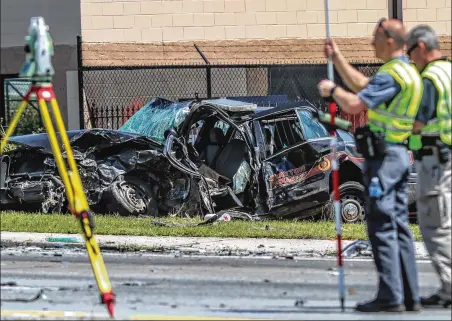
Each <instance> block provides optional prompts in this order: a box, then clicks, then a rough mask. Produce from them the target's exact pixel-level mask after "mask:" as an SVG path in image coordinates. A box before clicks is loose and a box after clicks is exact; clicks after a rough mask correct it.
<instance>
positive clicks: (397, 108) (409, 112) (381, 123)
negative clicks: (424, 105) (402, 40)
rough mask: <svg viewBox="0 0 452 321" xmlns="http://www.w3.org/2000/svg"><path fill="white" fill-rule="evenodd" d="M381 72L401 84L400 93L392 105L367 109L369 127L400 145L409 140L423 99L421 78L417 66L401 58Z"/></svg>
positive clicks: (392, 61)
mask: <svg viewBox="0 0 452 321" xmlns="http://www.w3.org/2000/svg"><path fill="white" fill-rule="evenodd" d="M378 72H379V73H386V74H389V75H390V76H392V77H393V78H394V79H395V81H397V83H398V84H399V85H400V92H399V93H398V94H397V95H396V96H395V97H394V99H393V100H392V102H391V104H390V105H389V106H386V104H385V103H382V104H380V105H379V106H377V108H374V109H369V110H368V118H369V127H370V129H371V130H372V131H374V132H379V133H385V140H386V141H388V142H392V143H401V142H403V141H405V140H406V139H408V137H409V136H410V135H411V131H412V128H413V124H414V119H415V116H416V114H417V111H418V109H419V105H420V102H421V99H422V91H423V85H422V79H421V77H420V75H419V73H418V71H417V70H416V68H415V67H414V65H412V64H410V63H407V62H404V61H402V60H400V59H393V60H391V61H390V62H387V63H386V64H384V65H383V66H382V67H381V68H380V70H379V71H378Z"/></svg>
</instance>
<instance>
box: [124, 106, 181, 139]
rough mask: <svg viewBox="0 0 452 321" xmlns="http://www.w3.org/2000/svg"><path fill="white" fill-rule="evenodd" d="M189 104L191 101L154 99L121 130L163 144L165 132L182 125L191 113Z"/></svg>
mask: <svg viewBox="0 0 452 321" xmlns="http://www.w3.org/2000/svg"><path fill="white" fill-rule="evenodd" d="M189 104H190V102H189V101H184V102H172V101H169V100H165V99H161V98H156V99H153V100H151V101H150V102H148V103H147V104H146V105H144V106H143V107H142V108H140V110H139V111H137V112H136V113H135V114H134V115H133V116H132V117H131V118H130V119H129V120H128V121H127V122H126V123H124V125H122V126H121V128H119V130H120V131H123V132H128V133H133V134H139V135H143V136H147V137H149V138H152V139H154V140H156V141H158V142H160V143H163V142H164V141H165V137H164V133H165V131H166V130H167V129H169V128H172V127H177V126H178V125H179V124H180V123H182V121H183V120H184V119H185V117H186V116H187V114H188V112H189V108H188V106H189Z"/></svg>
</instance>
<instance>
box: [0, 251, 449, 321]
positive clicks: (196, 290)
mask: <svg viewBox="0 0 452 321" xmlns="http://www.w3.org/2000/svg"><path fill="white" fill-rule="evenodd" d="M104 259H105V262H106V265H107V269H108V272H109V275H110V278H111V280H112V284H113V289H114V291H115V292H116V295H117V304H116V316H117V319H127V318H129V319H130V318H131V317H133V318H135V319H140V317H139V316H154V318H156V319H164V318H163V316H165V317H166V318H167V319H168V318H170V317H171V316H177V317H178V318H181V319H182V318H185V319H187V318H188V317H196V318H198V319H200V318H202V317H204V318H223V319H224V318H241V319H258V318H259V319H292V320H300V319H301V320H303V319H304V320H314V319H317V320H321V319H335V320H339V319H343V320H345V319H347V320H353V319H355V320H358V319H360V320H365V319H369V320H390V319H394V318H396V319H398V320H416V319H418V320H435V319H436V320H440V319H441V320H450V319H451V316H450V309H428V310H424V311H423V312H421V313H409V312H406V313H403V314H397V315H394V314H387V313H385V314H373V315H368V314H360V313H357V312H354V311H353V307H354V306H355V304H356V302H358V301H362V300H368V299H372V298H373V295H374V291H375V289H376V274H375V271H374V268H373V265H372V262H370V261H369V260H363V259H356V260H348V261H346V265H345V271H346V279H345V280H346V291H347V297H346V307H347V308H346V311H345V312H341V311H340V308H339V301H338V291H337V279H338V277H337V273H336V271H335V264H336V262H335V261H334V260H326V259H320V260H319V259H303V260H292V259H281V260H277V259H261V258H249V257H247V258H230V257H216V258H214V257H210V258H209V257H193V256H182V257H175V256H163V255H161V256H159V255H147V254H113V253H110V254H107V253H105V254H104ZM419 268H420V285H421V289H422V293H429V292H430V291H433V290H434V289H435V287H436V285H437V281H436V278H435V275H434V273H433V270H432V268H431V266H430V264H429V263H428V262H423V263H419ZM1 283H2V287H1V301H2V302H1V309H2V320H6V319H14V318H18V313H19V312H18V311H21V312H20V313H22V316H23V317H30V315H27V314H25V312H24V311H47V312H46V313H47V314H48V315H59V314H56V313H55V312H50V311H76V312H79V315H82V313H85V314H90V315H91V317H92V318H93V319H94V318H95V317H96V316H99V318H105V316H106V315H107V314H106V310H105V308H104V306H102V305H100V303H99V296H98V291H97V287H96V285H95V281H94V278H93V275H92V272H91V268H90V265H89V262H88V259H87V257H86V256H85V254H84V253H83V252H80V253H77V252H64V253H57V252H55V251H49V252H43V251H40V252H29V253H22V252H19V251H17V252H15V251H14V250H11V249H8V250H7V251H5V250H2V255H1ZM33 299H35V300H33ZM297 300H302V301H303V304H302V305H299V306H296V305H295V302H296V301H297ZM27 301H29V302H27ZM13 315H15V317H13ZM78 318H79V319H82V317H78ZM148 318H149V319H150V317H148ZM65 319H68V317H66V318H65ZM142 319H145V317H142Z"/></svg>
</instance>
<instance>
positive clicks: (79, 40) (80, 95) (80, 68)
mask: <svg viewBox="0 0 452 321" xmlns="http://www.w3.org/2000/svg"><path fill="white" fill-rule="evenodd" d="M82 51H83V50H82V36H80V35H78V36H77V73H78V106H79V121H80V129H84V128H85V104H84V99H83V89H84V88H83V57H82Z"/></svg>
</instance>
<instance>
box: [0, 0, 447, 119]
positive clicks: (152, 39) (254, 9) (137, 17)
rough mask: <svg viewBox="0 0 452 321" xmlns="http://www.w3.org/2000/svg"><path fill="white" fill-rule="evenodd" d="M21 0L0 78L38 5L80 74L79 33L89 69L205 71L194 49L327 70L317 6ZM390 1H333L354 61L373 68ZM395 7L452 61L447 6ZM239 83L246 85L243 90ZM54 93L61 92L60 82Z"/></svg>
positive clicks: (427, 0) (226, 60)
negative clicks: (374, 38) (377, 30)
mask: <svg viewBox="0 0 452 321" xmlns="http://www.w3.org/2000/svg"><path fill="white" fill-rule="evenodd" d="M394 1H396V0H394ZM25 2H26V1H25V0H2V1H1V5H2V30H1V32H2V74H4V73H12V72H17V71H18V66H19V63H18V62H17V61H16V62H14V63H11V62H10V61H12V60H14V59H16V58H15V57H16V56H14V57H13V56H12V54H8V53H5V52H18V51H17V50H21V46H22V42H23V36H24V32H26V25H27V24H28V21H29V17H30V15H36V14H37V13H38V11H39V10H38V9H37V8H43V7H45V6H43V4H45V5H46V6H51V7H53V8H57V9H56V10H57V11H58V12H59V13H61V14H60V15H58V16H59V18H55V12H57V11H54V12H52V13H50V12H49V11H47V12H43V13H40V14H42V15H44V17H45V18H46V20H47V21H49V25H50V27H51V33H52V36H53V37H54V38H55V39H56V44H57V51H56V55H57V57H59V56H63V55H62V54H60V53H59V51H58V50H60V49H58V48H59V46H66V44H65V43H68V46H69V47H70V48H71V49H70V50H71V53H70V54H69V53H68V55H69V56H66V58H64V59H63V58H55V59H63V60H64V63H65V64H66V65H65V66H61V69H64V68H66V70H75V69H76V66H75V65H74V63H75V61H76V60H75V57H74V48H75V47H74V44H75V41H76V36H77V35H78V34H81V36H82V40H83V64H84V65H86V66H127V65H161V64H204V63H205V62H204V61H203V59H202V58H201V56H200V54H199V53H198V51H197V50H196V48H195V47H194V44H196V45H197V46H198V48H199V49H200V51H202V52H203V53H204V54H205V56H206V58H207V59H208V60H209V61H210V63H211V64H230V63H234V64H243V63H260V64H265V63H313V62H320V63H323V62H325V59H324V58H323V54H322V42H323V39H324V37H325V12H324V8H323V1H322V0H34V1H33V3H35V4H36V5H35V6H34V7H33V6H32V7H33V8H32V9H30V8H28V9H27V10H26V11H21V10H22V9H21V8H23V6H24V4H23V3H25ZM390 3H392V1H391V0H389V1H388V0H330V7H331V8H330V9H331V13H330V19H331V23H332V24H331V28H332V29H331V30H332V35H333V37H336V38H337V39H338V41H339V42H340V44H341V45H342V48H343V51H344V52H345V54H346V55H347V56H348V57H349V58H350V59H351V60H352V61H356V62H359V61H375V60H374V59H373V58H372V57H373V50H372V48H371V46H370V45H369V43H370V39H371V35H372V32H373V30H374V27H375V23H376V21H377V19H379V18H380V17H388V16H389V12H390ZM401 4H402V13H403V20H404V22H405V24H406V27H407V28H411V27H412V26H414V25H416V24H419V23H428V24H430V25H431V26H433V27H434V28H435V30H436V31H437V33H438V34H439V35H441V42H442V48H443V49H444V50H445V52H446V54H447V55H448V56H449V57H451V0H403V1H402V3H401ZM11 12H14V14H12V13H11ZM35 12H36V13H35ZM4 19H7V21H9V22H11V21H12V20H14V21H15V23H14V26H17V27H14V28H13V29H14V31H11V28H12V27H11V26H10V23H6V22H5V25H4ZM8 19H9V20H8ZM52 19H56V21H55V22H53V21H52ZM65 41H66V42H65ZM63 43H64V44H63ZM69 47H68V48H69ZM12 48H16V49H12ZM61 48H63V47H61ZM14 50H16V51H14ZM68 50H69V49H68ZM4 57H7V61H8V62H5V60H4V59H3V58H4ZM56 67H57V68H58V67H59V66H58V65H57V66H56ZM250 77H251V76H250ZM245 78H247V77H245ZM245 78H244V79H243V81H244V83H246V82H248V83H249V82H250V80H249V79H248V80H247V79H245ZM67 81H70V82H71V83H72V82H73V80H66V82H67ZM58 86H59V88H66V87H67V85H66V83H65V81H64V80H62V79H60V83H59V84H58ZM121 88H122V90H124V91H127V90H128V87H127V86H122V87H121ZM71 90H73V89H71ZM118 90H119V89H118ZM248 94H249V93H248ZM105 95H108V93H107V91H106V92H105ZM69 96H70V97H69V99H68V98H67V95H66V97H64V98H63V95H61V99H62V100H64V101H66V102H67V104H69V105H67V106H69V107H67V108H69V109H72V108H75V107H73V106H72V105H71V104H74V106H75V103H76V99H75V96H74V95H73V94H70V95H69ZM61 105H64V103H62V104H61ZM69 118H70V117H69Z"/></svg>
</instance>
